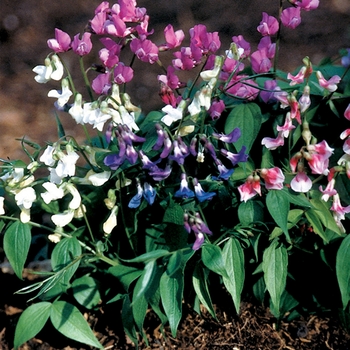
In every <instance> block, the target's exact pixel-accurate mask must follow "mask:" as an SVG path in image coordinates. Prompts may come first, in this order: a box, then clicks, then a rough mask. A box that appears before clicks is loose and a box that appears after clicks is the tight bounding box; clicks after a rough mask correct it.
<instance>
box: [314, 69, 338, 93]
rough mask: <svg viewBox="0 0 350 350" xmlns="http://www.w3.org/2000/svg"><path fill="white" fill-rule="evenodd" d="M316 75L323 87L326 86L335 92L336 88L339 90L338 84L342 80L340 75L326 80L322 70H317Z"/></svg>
mask: <svg viewBox="0 0 350 350" xmlns="http://www.w3.org/2000/svg"><path fill="white" fill-rule="evenodd" d="M316 76H317V79H318V83H319V84H320V86H322V87H323V88H325V89H326V90H328V91H329V92H334V91H335V90H337V88H338V86H337V84H338V83H339V82H340V80H341V78H340V76H339V75H334V76H333V77H331V78H330V79H329V80H326V79H325V78H324V77H323V74H322V73H321V72H320V71H317V72H316Z"/></svg>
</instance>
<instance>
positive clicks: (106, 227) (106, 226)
mask: <svg viewBox="0 0 350 350" xmlns="http://www.w3.org/2000/svg"><path fill="white" fill-rule="evenodd" d="M118 210H119V207H118V206H117V205H116V206H114V207H113V208H112V210H111V212H110V214H109V216H108V219H107V220H106V221H105V222H104V223H103V226H102V229H103V232H104V233H105V235H109V234H110V233H111V232H112V230H113V229H114V228H115V227H116V226H117V214H118Z"/></svg>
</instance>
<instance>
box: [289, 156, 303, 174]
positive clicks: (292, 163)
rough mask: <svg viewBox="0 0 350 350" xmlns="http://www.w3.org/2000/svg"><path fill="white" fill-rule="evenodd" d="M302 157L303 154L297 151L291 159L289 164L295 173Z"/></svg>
mask: <svg viewBox="0 0 350 350" xmlns="http://www.w3.org/2000/svg"><path fill="white" fill-rule="evenodd" d="M301 158H302V154H301V153H300V152H297V153H296V154H294V156H293V157H292V158H291V159H290V160H289V165H290V168H291V170H292V172H293V173H295V171H296V168H297V166H298V163H299V160H300V159H301Z"/></svg>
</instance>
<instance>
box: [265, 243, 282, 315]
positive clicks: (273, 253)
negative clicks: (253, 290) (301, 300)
mask: <svg viewBox="0 0 350 350" xmlns="http://www.w3.org/2000/svg"><path fill="white" fill-rule="evenodd" d="M277 245H278V241H277V240H274V241H273V242H272V243H271V245H270V246H269V247H268V248H266V249H265V251H264V254H263V262H262V269H263V271H264V280H265V284H266V288H267V290H268V292H269V294H270V297H271V302H272V304H273V306H274V311H275V312H276V313H275V314H274V315H275V316H276V317H279V316H280V314H279V313H280V301H281V296H282V293H283V291H284V290H285V286H286V280H287V265H288V254H287V249H286V248H285V247H284V246H283V245H280V246H277ZM277 312H278V313H277Z"/></svg>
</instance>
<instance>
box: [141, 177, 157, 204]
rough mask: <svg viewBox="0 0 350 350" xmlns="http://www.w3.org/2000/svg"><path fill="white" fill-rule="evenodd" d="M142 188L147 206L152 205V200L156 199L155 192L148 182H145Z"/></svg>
mask: <svg viewBox="0 0 350 350" xmlns="http://www.w3.org/2000/svg"><path fill="white" fill-rule="evenodd" d="M143 188H144V191H143V197H144V198H145V199H146V201H147V203H148V204H149V205H152V204H153V203H154V199H155V198H156V194H157V192H156V191H155V189H154V188H153V187H152V186H151V185H150V184H149V183H148V182H145V184H144V185H143Z"/></svg>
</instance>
